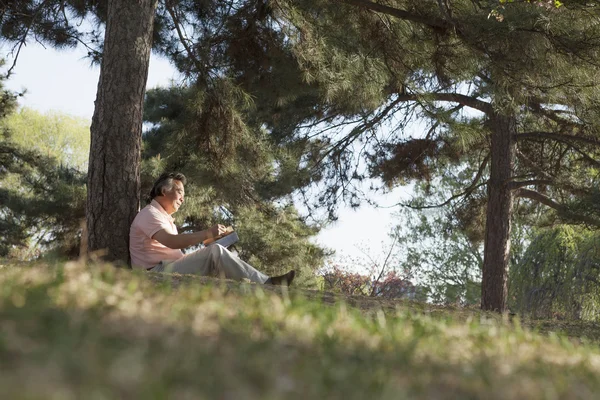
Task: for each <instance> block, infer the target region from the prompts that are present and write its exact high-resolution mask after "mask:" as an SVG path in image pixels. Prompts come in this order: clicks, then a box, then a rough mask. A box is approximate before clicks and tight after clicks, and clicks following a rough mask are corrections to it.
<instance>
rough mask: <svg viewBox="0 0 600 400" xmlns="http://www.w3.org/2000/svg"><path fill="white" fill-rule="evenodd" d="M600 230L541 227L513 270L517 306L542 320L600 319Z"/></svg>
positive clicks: (513, 300)
mask: <svg viewBox="0 0 600 400" xmlns="http://www.w3.org/2000/svg"><path fill="white" fill-rule="evenodd" d="M599 275H600V234H599V233H598V231H592V230H589V229H586V228H581V227H572V226H567V225H559V226H556V227H553V228H544V229H539V230H537V231H536V235H534V236H533V239H532V240H531V242H530V244H529V246H527V249H526V250H525V252H524V255H523V257H522V259H521V260H520V262H518V263H516V264H514V265H513V268H512V269H511V272H510V291H509V293H510V304H511V309H512V310H514V311H518V312H520V313H523V314H529V315H532V316H533V317H537V318H550V317H560V318H569V319H586V320H595V321H597V320H598V315H599V314H598V310H599V308H600V281H599Z"/></svg>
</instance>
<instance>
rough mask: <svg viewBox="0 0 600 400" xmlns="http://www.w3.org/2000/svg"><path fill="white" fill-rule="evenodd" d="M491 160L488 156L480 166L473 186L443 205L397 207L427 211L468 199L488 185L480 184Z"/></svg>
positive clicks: (404, 205) (403, 204)
mask: <svg viewBox="0 0 600 400" xmlns="http://www.w3.org/2000/svg"><path fill="white" fill-rule="evenodd" d="M489 160H490V156H489V154H488V155H487V156H486V157H485V158H484V159H483V162H482V163H481V165H480V166H479V170H478V171H477V174H476V175H475V178H474V179H473V181H472V182H471V184H470V185H469V186H468V187H467V188H466V189H465V190H463V191H462V192H460V193H457V194H455V195H453V196H452V197H450V198H448V199H447V200H446V201H444V202H443V203H440V204H434V205H427V206H414V205H412V204H408V203H397V204H395V205H401V206H403V207H408V208H412V209H415V210H426V209H429V208H439V207H444V206H447V205H448V204H450V203H451V202H453V201H454V200H456V199H458V198H460V197H467V196H469V195H470V194H471V193H473V192H474V191H475V190H476V189H478V188H480V187H481V186H484V185H486V184H487V181H485V182H482V183H478V182H479V180H480V179H481V177H482V176H483V172H484V171H485V167H486V166H487V163H488V161H489Z"/></svg>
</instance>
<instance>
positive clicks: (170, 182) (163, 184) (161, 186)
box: [150, 172, 185, 200]
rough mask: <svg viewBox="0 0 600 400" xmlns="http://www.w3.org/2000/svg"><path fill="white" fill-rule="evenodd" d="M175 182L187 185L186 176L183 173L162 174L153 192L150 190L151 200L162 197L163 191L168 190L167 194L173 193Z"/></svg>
mask: <svg viewBox="0 0 600 400" xmlns="http://www.w3.org/2000/svg"><path fill="white" fill-rule="evenodd" d="M175 181H180V182H181V183H183V184H184V185H185V175H183V174H182V173H181V172H165V173H164V174H162V175H161V176H160V177H159V178H158V179H157V180H156V182H154V186H152V190H150V200H152V199H154V198H155V197H156V196H162V194H163V190H166V191H167V192H170V191H172V190H173V186H174V185H175Z"/></svg>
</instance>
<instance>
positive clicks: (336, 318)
mask: <svg viewBox="0 0 600 400" xmlns="http://www.w3.org/2000/svg"><path fill="white" fill-rule="evenodd" d="M180 279H183V278H182V277H177V276H174V277H172V278H171V277H167V276H157V275H155V276H152V275H144V274H141V273H136V272H131V271H126V270H117V269H114V268H112V267H110V266H100V265H89V266H88V265H80V264H77V263H71V264H67V265H65V266H64V267H63V266H53V265H47V266H44V265H39V266H35V267H33V266H24V265H21V266H4V267H0V391H1V393H2V394H3V396H2V397H3V398H7V399H38V398H39V399H71V398H72V399H79V398H86V399H87V398H89V399H104V398H106V399H114V398H144V399H146V398H148V399H162V398H169V399H179V398H181V399H186V398H190V399H197V398H224V399H278V398H286V399H306V398H314V399H322V398H323V399H325V398H327V399H337V398H340V399H342V398H344V399H346V398H355V399H370V398H383V399H388V398H389V399H398V398H427V399H430V398H461V399H462V398H482V399H523V398H527V399H560V398H565V399H593V398H596V394H597V393H600V378H599V377H600V350H599V349H598V348H597V346H595V345H594V344H593V343H587V342H586V341H584V342H583V343H580V342H578V341H574V340H570V339H567V338H566V337H565V336H559V335H554V334H552V335H541V334H538V333H535V332H532V331H531V330H529V329H527V328H524V327H522V326H521V325H520V323H518V322H516V321H512V322H509V321H504V319H503V318H502V317H499V316H495V315H486V314H482V313H478V312H473V311H460V310H454V311H452V310H446V309H439V308H438V309H436V308H432V307H429V306H425V305H418V304H410V303H398V305H399V306H398V307H392V304H391V303H381V305H382V307H381V309H378V308H377V307H373V306H372V304H373V303H369V304H371V306H369V307H367V308H366V309H367V310H366V311H365V310H361V308H362V307H360V305H361V304H360V299H349V301H348V302H347V303H352V304H355V305H357V306H358V307H351V306H349V305H348V304H346V302H338V303H335V304H333V305H328V304H327V302H325V301H323V299H321V297H320V295H318V294H316V293H310V292H299V291H295V290H290V291H289V292H288V291H285V290H284V291H283V292H281V291H277V290H276V291H270V290H266V289H267V288H264V287H262V286H258V285H254V284H237V283H231V282H224V281H216V280H206V279H202V280H200V279H196V278H189V279H187V280H186V282H185V284H179V285H174V282H175V281H177V280H180ZM179 283H180V282H179ZM174 286H175V288H174ZM588 328H590V329H592V330H593V329H594V327H588ZM543 330H544V331H552V330H553V328H552V326H551V325H549V326H545V328H544V329H543ZM586 332H587V331H586ZM591 336H592V337H594V336H593V335H591Z"/></svg>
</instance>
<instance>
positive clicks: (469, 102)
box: [398, 93, 492, 114]
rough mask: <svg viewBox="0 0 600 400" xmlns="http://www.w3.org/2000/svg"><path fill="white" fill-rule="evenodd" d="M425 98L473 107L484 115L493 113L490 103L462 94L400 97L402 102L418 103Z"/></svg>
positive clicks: (404, 95) (424, 94)
mask: <svg viewBox="0 0 600 400" xmlns="http://www.w3.org/2000/svg"><path fill="white" fill-rule="evenodd" d="M423 97H427V98H431V99H432V100H434V101H447V102H450V103H459V104H462V105H463V106H467V107H471V108H474V109H476V110H479V111H481V112H483V113H486V114H487V113H491V112H492V106H491V104H490V103H486V102H485V101H482V100H479V99H477V98H475V97H471V96H467V95H464V94H460V93H422V94H418V95H417V94H402V95H399V96H398V99H399V100H400V101H418V100H420V99H421V98H423Z"/></svg>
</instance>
